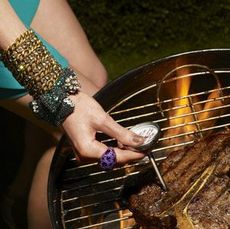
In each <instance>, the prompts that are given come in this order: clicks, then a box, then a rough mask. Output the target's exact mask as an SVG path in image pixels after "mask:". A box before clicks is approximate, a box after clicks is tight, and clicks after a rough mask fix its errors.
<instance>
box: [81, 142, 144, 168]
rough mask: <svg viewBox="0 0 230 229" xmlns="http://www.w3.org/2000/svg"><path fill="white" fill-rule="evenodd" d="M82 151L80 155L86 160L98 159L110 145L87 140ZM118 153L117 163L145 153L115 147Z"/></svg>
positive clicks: (142, 155)
mask: <svg viewBox="0 0 230 229" xmlns="http://www.w3.org/2000/svg"><path fill="white" fill-rule="evenodd" d="M81 149H82V150H81V151H80V152H79V157H80V158H81V159H82V160H83V161H85V160H87V158H88V160H90V159H97V160H98V161H99V160H100V158H101V157H102V155H103V154H104V153H105V152H106V150H107V149H108V147H107V146H106V145H105V144H103V143H101V142H99V141H97V140H93V141H91V142H85V143H84V145H82V146H81ZM114 151H115V154H116V160H117V164H118V165H119V164H125V163H127V162H129V161H133V160H139V159H142V158H143V157H144V156H145V154H143V153H141V152H134V151H131V150H123V149H119V148H114Z"/></svg>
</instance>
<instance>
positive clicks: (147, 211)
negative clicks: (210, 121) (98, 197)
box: [122, 130, 230, 229]
mask: <svg viewBox="0 0 230 229" xmlns="http://www.w3.org/2000/svg"><path fill="white" fill-rule="evenodd" d="M159 169H160V171H161V174H162V175H163V178H164V180H165V182H166V184H167V187H168V190H167V192H166V191H164V190H163V189H162V187H161V185H160V183H159V182H158V181H157V180H156V176H154V174H153V172H152V168H149V169H148V170H147V171H145V172H143V173H140V174H139V175H138V176H137V177H136V178H135V179H134V180H132V179H131V180H129V181H127V183H126V184H125V187H124V190H123V194H122V195H123V197H124V198H125V199H126V200H127V205H128V208H129V210H130V211H132V212H133V216H134V218H135V220H136V222H137V224H139V225H141V226H142V228H151V229H161V228H162V229H166V228H170V229H173V228H180V229H190V228H199V229H206V228H208V229H229V228H230V178H229V174H230V172H229V171H230V130H225V131H221V132H218V133H215V134H212V135H209V136H207V137H205V138H203V139H202V140H200V141H197V142H195V143H194V144H193V145H192V146H189V147H186V148H185V149H183V150H178V151H174V152H172V153H170V154H169V156H168V157H167V159H165V160H164V161H163V162H162V163H161V164H160V165H159Z"/></svg>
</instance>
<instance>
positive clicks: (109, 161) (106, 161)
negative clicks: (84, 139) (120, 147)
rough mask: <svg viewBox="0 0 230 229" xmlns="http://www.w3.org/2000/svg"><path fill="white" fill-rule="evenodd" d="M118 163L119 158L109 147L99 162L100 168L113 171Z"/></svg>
mask: <svg viewBox="0 0 230 229" xmlns="http://www.w3.org/2000/svg"><path fill="white" fill-rule="evenodd" d="M116 163H117V157H116V153H115V151H114V149H113V148H112V147H109V148H108V149H107V150H106V151H105V152H104V153H103V154H102V156H101V158H100V160H99V166H100V167H101V168H102V169H103V170H110V169H113V168H114V166H115V165H116Z"/></svg>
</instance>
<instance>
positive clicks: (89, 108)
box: [63, 92, 144, 164]
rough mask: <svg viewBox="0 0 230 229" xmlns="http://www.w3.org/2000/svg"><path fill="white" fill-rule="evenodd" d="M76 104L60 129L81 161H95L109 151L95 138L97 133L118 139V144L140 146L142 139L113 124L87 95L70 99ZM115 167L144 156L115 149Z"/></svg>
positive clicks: (82, 94)
mask: <svg viewBox="0 0 230 229" xmlns="http://www.w3.org/2000/svg"><path fill="white" fill-rule="evenodd" d="M70 97H71V100H72V101H73V102H74V103H75V111H74V112H73V113H72V114H71V115H69V116H68V117H67V118H66V120H65V121H64V122H63V128H64V130H65V132H66V133H67V135H68V136H69V138H70V140H71V141H72V143H73V146H74V147H75V149H76V150H77V153H78V156H79V158H80V160H82V161H85V160H92V159H94V160H95V161H97V160H98V159H99V158H100V157H101V156H102V154H103V153H104V152H105V151H106V149H107V148H108V147H107V146H106V145H104V144H103V143H101V142H99V141H97V140H96V139H95V135H96V132H97V131H102V132H103V133H105V134H107V135H109V136H110V137H112V138H115V139H117V140H118V141H119V142H120V143H121V144H123V145H127V146H131V147H135V146H138V145H141V144H142V143H143V141H144V139H143V138H142V137H140V136H138V135H136V134H134V133H133V132H131V131H129V130H127V129H125V128H124V127H122V126H120V125H119V124H118V123H116V122H115V121H114V120H113V119H112V118H111V117H110V116H109V115H108V114H107V113H106V112H105V111H104V110H103V109H102V107H101V106H100V105H99V104H98V103H97V102H96V101H95V100H94V99H93V98H92V97H90V96H88V95H86V94H84V93H83V92H79V93H78V94H77V95H76V96H70ZM115 152H116V158H117V163H118V164H124V163H126V162H128V161H132V160H137V159H141V158H143V157H144V154H143V153H141V152H134V151H130V150H123V149H120V148H115Z"/></svg>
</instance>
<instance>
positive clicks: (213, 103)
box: [164, 68, 224, 149]
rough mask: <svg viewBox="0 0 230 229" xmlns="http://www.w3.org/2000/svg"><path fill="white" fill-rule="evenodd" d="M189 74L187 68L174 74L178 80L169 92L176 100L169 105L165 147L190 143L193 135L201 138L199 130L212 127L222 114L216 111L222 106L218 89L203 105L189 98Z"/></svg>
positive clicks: (193, 97)
mask: <svg viewBox="0 0 230 229" xmlns="http://www.w3.org/2000/svg"><path fill="white" fill-rule="evenodd" d="M189 74H190V71H189V69H188V68H181V69H179V70H177V72H176V76H180V78H178V80H177V81H176V90H175V91H171V94H172V97H174V98H176V99H174V101H173V104H171V105H172V106H171V105H170V108H173V109H170V111H169V124H168V126H169V129H168V130H167V131H166V133H165V134H164V136H165V137H168V139H169V141H167V142H166V144H167V145H169V144H170V145H172V144H178V143H181V142H187V141H190V140H192V138H193V134H194V133H199V134H200V136H203V133H201V132H202V131H201V130H203V129H205V128H208V127H212V126H214V125H215V123H216V121H217V118H216V116H219V115H221V114H222V113H223V112H224V111H223V109H218V107H222V106H223V101H222V100H221V99H218V98H219V97H220V90H219V89H218V88H215V89H214V90H213V91H212V92H211V93H210V94H209V95H208V96H207V98H206V99H205V100H206V101H207V102H205V103H202V102H201V100H200V98H199V97H198V96H190V87H191V81H192V79H191V77H190V76H189ZM194 104H195V105H194ZM215 108H217V109H215ZM212 117H213V118H212ZM207 133H208V132H206V134H207ZM175 139H176V140H175ZM174 149H175V148H174Z"/></svg>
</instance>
